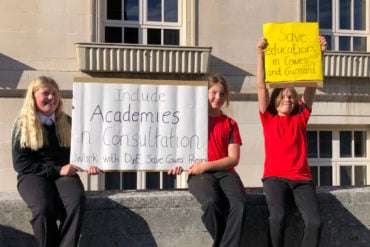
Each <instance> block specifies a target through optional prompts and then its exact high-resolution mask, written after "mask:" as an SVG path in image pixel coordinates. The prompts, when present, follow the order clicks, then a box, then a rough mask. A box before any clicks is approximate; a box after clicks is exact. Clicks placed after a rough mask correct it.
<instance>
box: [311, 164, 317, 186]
mask: <svg viewBox="0 0 370 247" xmlns="http://www.w3.org/2000/svg"><path fill="white" fill-rule="evenodd" d="M310 169H311V176H312V182H313V184H314V185H316V186H317V185H319V180H318V173H317V171H318V167H317V166H310Z"/></svg>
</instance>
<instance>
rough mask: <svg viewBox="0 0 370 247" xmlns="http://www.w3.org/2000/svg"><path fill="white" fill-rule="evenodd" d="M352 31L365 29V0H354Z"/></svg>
mask: <svg viewBox="0 0 370 247" xmlns="http://www.w3.org/2000/svg"><path fill="white" fill-rule="evenodd" d="M354 9H355V11H354V14H353V17H354V29H355V30H365V29H366V0H354Z"/></svg>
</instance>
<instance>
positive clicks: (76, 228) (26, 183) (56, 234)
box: [18, 175, 85, 247]
mask: <svg viewBox="0 0 370 247" xmlns="http://www.w3.org/2000/svg"><path fill="white" fill-rule="evenodd" d="M18 191H19V194H20V195H21V197H22V198H23V200H24V201H25V202H26V203H27V206H28V208H30V210H31V212H32V219H31V221H30V223H31V225H32V227H33V231H34V235H35V238H36V240H37V242H38V244H39V246H42V247H56V246H59V247H62V246H63V247H72V246H77V244H78V241H79V237H80V231H81V222H82V215H83V209H84V203H85V191H84V187H83V185H82V183H81V180H80V178H79V177H78V176H77V175H76V176H65V177H60V178H58V179H57V180H55V181H50V180H48V179H46V178H44V177H41V176H34V175H26V176H23V177H21V178H20V180H19V182H18ZM57 221H59V223H58V222H57Z"/></svg>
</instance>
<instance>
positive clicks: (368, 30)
mask: <svg viewBox="0 0 370 247" xmlns="http://www.w3.org/2000/svg"><path fill="white" fill-rule="evenodd" d="M307 1H308V0H303V3H302V6H303V15H302V17H303V18H302V20H303V21H306V20H307V9H306V6H307ZM330 1H332V6H331V7H332V10H331V15H332V27H331V29H321V28H320V34H321V35H324V36H326V37H327V39H328V37H330V39H331V40H329V43H330V44H331V46H332V47H331V50H332V51H347V50H340V49H339V48H340V47H339V46H340V44H339V43H340V42H339V39H340V38H341V37H349V38H350V50H349V51H351V52H369V51H370V10H369V9H370V0H365V4H366V9H365V18H366V20H365V30H355V29H354V27H353V26H354V9H353V5H354V2H353V1H354V0H351V20H350V22H351V24H350V25H351V28H350V29H341V28H340V4H339V1H340V0H330ZM316 2H317V10H316V14H317V19H319V18H320V17H319V0H316ZM317 21H319V20H317ZM355 37H356V38H357V37H361V38H365V39H366V51H355V50H354V49H353V48H354V47H353V43H354V41H353V38H355Z"/></svg>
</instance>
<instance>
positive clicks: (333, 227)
mask: <svg viewBox="0 0 370 247" xmlns="http://www.w3.org/2000/svg"><path fill="white" fill-rule="evenodd" d="M246 191H247V200H248V211H247V215H246V218H245V220H246V229H245V233H244V237H245V238H244V240H243V241H244V243H243V246H254V247H265V246H266V247H267V236H268V235H267V229H268V228H267V227H268V220H267V217H268V211H267V207H266V203H265V199H264V196H263V194H262V193H261V189H247V190H246ZM87 195H88V199H87V204H86V213H85V216H84V222H83V229H82V234H81V241H80V246H81V247H87V246H89V247H95V246H96V247H101V246H107V247H108V246H109V247H113V246H130V247H135V246H138V247H139V246H140V247H141V246H144V247H151V246H161V247H162V246H163V247H167V246H168V247H170V246H171V247H172V246H179V247H182V246H184V247H185V246H186V247H188V246H194V247H198V246H211V245H212V239H211V238H210V236H209V234H208V232H207V231H206V230H205V228H204V226H203V224H202V222H201V214H202V212H201V210H200V207H199V204H198V203H197V201H196V200H195V198H194V197H193V196H192V195H191V194H190V193H189V192H188V191H187V190H177V191H129V192H122V191H105V192H88V193H87ZM318 195H319V200H320V206H321V212H322V217H323V220H324V226H323V232H322V239H321V242H320V246H321V247H324V246H325V247H330V246H333V247H334V246H356V247H365V246H369V245H370V215H369V213H368V212H370V187H362V188H353V187H349V188H334V187H328V188H321V187H320V189H319V190H318ZM292 210H293V213H292V214H291V216H290V217H289V218H288V225H289V227H288V228H287V231H286V242H287V246H289V247H295V246H299V242H300V238H301V236H302V231H303V222H302V220H301V219H300V217H299V213H298V212H297V210H296V209H295V208H292ZM30 217H31V214H30V212H29V210H28V208H27V206H26V205H25V203H24V202H23V201H22V199H21V198H20V197H19V195H18V193H17V192H14V193H0V243H2V245H1V246H6V247H13V246H14V247H15V246H17V247H26V246H27V247H29V246H30V247H33V246H36V244H35V241H34V239H33V236H32V228H31V226H30V224H29V220H30Z"/></svg>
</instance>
